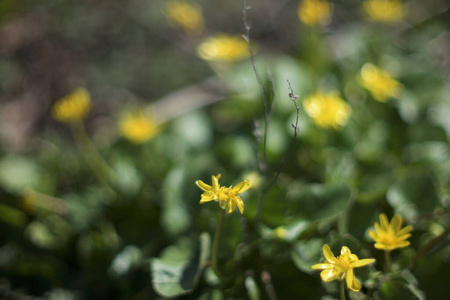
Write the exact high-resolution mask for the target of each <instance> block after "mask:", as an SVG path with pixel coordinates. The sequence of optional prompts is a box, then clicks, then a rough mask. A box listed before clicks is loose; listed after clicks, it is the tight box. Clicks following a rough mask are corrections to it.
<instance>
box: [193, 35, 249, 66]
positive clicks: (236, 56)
mask: <svg viewBox="0 0 450 300" xmlns="http://www.w3.org/2000/svg"><path fill="white" fill-rule="evenodd" d="M197 54H198V56H199V57H200V58H201V59H204V60H209V61H226V62H232V61H238V60H241V59H244V58H247V57H248V56H249V55H250V52H249V49H248V43H247V42H246V41H245V40H244V38H242V37H241V36H230V35H227V34H225V33H222V34H219V35H217V36H215V37H210V38H208V39H206V40H205V41H204V42H203V43H201V44H200V45H199V46H198V48H197Z"/></svg>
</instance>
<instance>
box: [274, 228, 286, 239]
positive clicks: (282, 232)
mask: <svg viewBox="0 0 450 300" xmlns="http://www.w3.org/2000/svg"><path fill="white" fill-rule="evenodd" d="M273 232H274V234H275V236H276V237H277V238H278V239H280V240H283V239H284V238H285V237H286V232H287V230H286V227H284V226H279V227H277V228H275V229H274V230H273Z"/></svg>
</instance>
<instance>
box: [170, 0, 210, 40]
mask: <svg viewBox="0 0 450 300" xmlns="http://www.w3.org/2000/svg"><path fill="white" fill-rule="evenodd" d="M166 16H167V19H168V21H169V23H170V24H172V25H173V26H177V27H181V28H183V29H184V30H185V31H186V32H187V33H189V34H199V33H201V32H202V31H203V29H204V20H203V14H202V9H201V8H200V6H198V5H196V4H190V3H188V2H186V1H169V2H167V6H166Z"/></svg>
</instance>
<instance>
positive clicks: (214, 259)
mask: <svg viewBox="0 0 450 300" xmlns="http://www.w3.org/2000/svg"><path fill="white" fill-rule="evenodd" d="M226 212H227V210H226V209H223V210H222V214H221V216H220V220H219V225H218V226H217V228H216V233H215V234H214V241H213V245H212V250H211V260H212V268H213V270H214V273H216V275H217V277H219V279H220V280H221V281H222V283H225V278H224V277H223V275H222V274H221V273H220V271H219V266H218V265H217V252H218V249H219V239H220V233H221V232H222V228H223V221H224V220H225V214H226Z"/></svg>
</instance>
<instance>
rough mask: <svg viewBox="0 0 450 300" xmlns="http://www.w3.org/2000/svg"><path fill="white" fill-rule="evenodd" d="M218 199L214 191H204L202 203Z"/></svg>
mask: <svg viewBox="0 0 450 300" xmlns="http://www.w3.org/2000/svg"><path fill="white" fill-rule="evenodd" d="M213 200H216V195H214V193H213V192H212V191H208V192H204V193H203V194H202V198H201V199H200V204H202V203H205V202H209V201H213Z"/></svg>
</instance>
